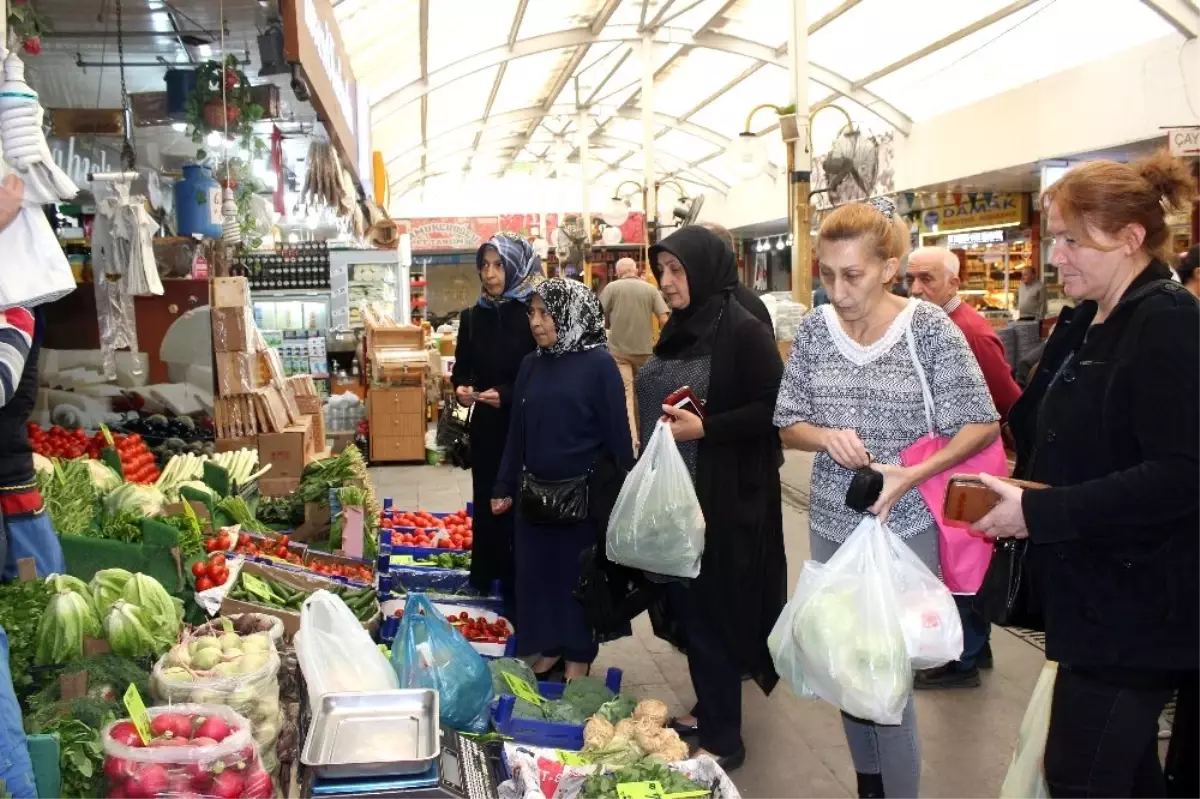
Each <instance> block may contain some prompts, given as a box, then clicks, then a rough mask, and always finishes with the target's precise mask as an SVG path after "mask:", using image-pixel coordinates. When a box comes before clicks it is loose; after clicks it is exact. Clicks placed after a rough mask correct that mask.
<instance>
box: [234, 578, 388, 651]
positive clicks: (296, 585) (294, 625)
mask: <svg viewBox="0 0 1200 799" xmlns="http://www.w3.org/2000/svg"><path fill="white" fill-rule="evenodd" d="M242 574H253V575H254V576H255V577H258V578H259V579H262V580H270V581H271V582H273V583H283V584H284V585H286V586H287V587H288V588H292V589H295V590H297V591H306V592H309V593H311V592H313V591H317V590H319V589H322V588H325V589H328V588H329V587H330V586H332V585H336V582H335V581H334V580H328V579H326V578H324V577H319V576H317V575H315V574H314V575H312V576H311V577H310V576H308V575H305V574H301V573H298V572H295V571H292V570H289V569H282V568H276V567H274V566H268V565H267V564H265V563H255V562H253V561H247V562H246V563H245V564H243V566H242ZM239 579H241V578H240V575H239ZM235 613H265V614H267V615H268V616H274V617H275V618H277V619H279V620H280V621H281V622H283V634H284V637H285V638H286V639H287V640H289V641H290V640H291V639H292V636H293V635H295V634H296V631H297V630H299V629H300V612H299V611H293V610H280V609H279V608H272V607H268V606H267V605H260V604H258V603H257V602H243V601H241V600H239V599H230V598H229V597H225V599H223V600H221V615H222V616H230V615H233V614H235ZM379 623H380V617H379V614H378V613H377V614H375V617H374V618H373V619H371V620H370V621H365V622H363V623H362V626H363V628H364V629H366V630H367V632H370V633H372V634H373V633H374V632H375V631H376V630H377V629H379Z"/></svg>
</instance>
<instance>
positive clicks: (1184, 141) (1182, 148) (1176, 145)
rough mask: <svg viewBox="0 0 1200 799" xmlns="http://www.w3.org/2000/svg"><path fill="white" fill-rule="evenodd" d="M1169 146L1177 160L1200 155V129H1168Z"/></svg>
mask: <svg viewBox="0 0 1200 799" xmlns="http://www.w3.org/2000/svg"><path fill="white" fill-rule="evenodd" d="M1167 146H1168V147H1169V148H1170V149H1171V155H1173V156H1175V157H1176V158H1186V157H1188V156H1196V155H1200V127H1190V128H1168V129H1167Z"/></svg>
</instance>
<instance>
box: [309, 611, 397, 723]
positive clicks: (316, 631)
mask: <svg viewBox="0 0 1200 799" xmlns="http://www.w3.org/2000/svg"><path fill="white" fill-rule="evenodd" d="M295 645H296V657H297V659H298V660H299V661H300V670H301V671H302V672H303V673H304V679H305V680H306V681H307V682H308V699H309V704H310V706H311V707H318V706H319V705H320V703H321V697H322V696H324V695H325V694H328V693H334V692H338V691H386V690H389V689H392V688H397V687H398V684H397V681H396V673H395V672H394V671H393V670H392V667H391V664H389V663H388V659H387V658H386V657H384V655H383V653H382V652H380V651H379V647H377V646H376V645H375V642H374V641H372V640H371V636H370V635H369V634H368V633H367V631H366V630H364V629H363V626H362V624H361V623H360V622H359V621H358V619H356V618H355V617H354V612H353V611H351V610H350V608H348V607H346V603H345V602H343V601H342V600H341V598H339V597H336V596H334V595H333V594H331V593H329V592H328V591H324V590H322V591H315V592H313V595H312V596H310V597H309V598H308V599H306V600H304V605H303V606H302V607H301V610H300V629H299V630H298V631H297V632H296V636H295Z"/></svg>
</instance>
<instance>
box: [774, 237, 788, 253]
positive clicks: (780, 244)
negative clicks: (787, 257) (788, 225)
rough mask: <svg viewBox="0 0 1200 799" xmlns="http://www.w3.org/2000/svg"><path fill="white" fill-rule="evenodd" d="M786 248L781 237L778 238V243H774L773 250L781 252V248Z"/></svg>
mask: <svg viewBox="0 0 1200 799" xmlns="http://www.w3.org/2000/svg"><path fill="white" fill-rule="evenodd" d="M786 246H787V244H786V243H785V242H784V240H783V236H780V237H779V241H777V242H775V249H777V250H779V251H780V252H782V251H783V248H784V247H786Z"/></svg>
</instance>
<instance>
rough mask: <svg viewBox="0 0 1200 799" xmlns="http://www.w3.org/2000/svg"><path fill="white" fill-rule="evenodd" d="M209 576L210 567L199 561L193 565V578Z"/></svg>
mask: <svg viewBox="0 0 1200 799" xmlns="http://www.w3.org/2000/svg"><path fill="white" fill-rule="evenodd" d="M207 575H208V565H207V564H206V563H205V562H204V561H202V560H198V561H196V562H195V563H193V564H192V576H193V577H196V578H200V577H206V576H207Z"/></svg>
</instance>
